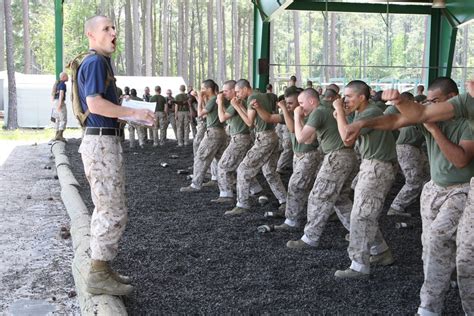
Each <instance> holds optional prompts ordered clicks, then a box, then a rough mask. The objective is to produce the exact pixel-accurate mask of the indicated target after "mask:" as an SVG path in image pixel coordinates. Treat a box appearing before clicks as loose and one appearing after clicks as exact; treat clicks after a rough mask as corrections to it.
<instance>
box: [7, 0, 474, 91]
mask: <svg viewBox="0 0 474 316" xmlns="http://www.w3.org/2000/svg"><path fill="white" fill-rule="evenodd" d="M180 1H184V0H170V10H171V26H172V27H171V28H170V40H171V46H172V52H171V56H170V66H171V75H176V72H177V51H178V50H179V47H177V45H176V41H177V32H178V27H177V26H178V3H179V2H180ZM208 1H213V4H214V12H213V13H214V15H215V0H207V1H204V0H203V1H201V0H198V1H194V0H189V1H188V2H187V3H188V5H189V6H190V7H189V9H188V12H192V11H194V12H195V13H196V14H198V13H199V14H200V15H201V17H202V29H199V28H198V27H197V17H196V19H195V25H194V33H192V34H191V25H190V24H191V22H190V19H191V14H190V13H189V14H188V16H187V18H188V19H189V23H188V25H189V26H188V29H187V30H185V31H186V32H187V33H189V34H188V35H189V36H188V41H189V40H190V36H194V37H195V40H196V42H195V45H196V47H197V49H196V50H195V55H194V58H195V60H194V61H189V63H201V60H200V54H199V51H202V52H203V54H202V55H203V56H204V60H203V63H204V74H202V75H201V76H202V77H214V78H215V74H207V65H208V57H207V50H208V49H209V45H208V39H207V30H208V29H209V27H208V21H207V3H208ZM232 1H233V0H223V5H224V8H225V9H224V14H225V22H226V25H225V29H226V34H225V35H226V47H225V52H226V67H227V70H226V73H227V74H228V75H230V73H231V68H232V67H234V61H233V59H232V58H233V54H232V40H231V36H232V34H235V33H236V32H239V34H240V36H245V38H246V42H245V43H242V44H241V56H242V61H241V62H242V69H243V70H244V72H243V74H242V76H243V77H248V69H249V67H248V66H249V63H250V64H251V63H252V50H251V49H249V47H248V45H247V38H248V36H251V37H252V36H253V34H252V33H250V34H248V25H249V24H251V23H252V22H253V5H252V2H251V1H247V0H245V1H244V0H239V1H238V10H239V16H240V17H241V19H242V20H243V27H242V28H241V29H239V30H235V33H233V32H232V24H231V21H232V16H231V14H232V10H231V5H232ZM12 2H13V3H12V12H13V15H14V16H13V19H14V41H15V54H14V56H15V67H16V69H17V71H22V70H23V64H24V57H23V54H24V52H23V16H22V12H23V11H22V10H23V8H22V1H21V0H13V1H12ZM101 2H102V1H98V0H67V1H64V60H65V62H68V61H69V60H70V59H71V58H73V57H74V56H76V55H77V54H79V53H80V52H83V51H85V50H87V48H88V47H87V39H86V37H85V35H84V32H83V25H84V22H85V20H86V19H87V18H88V17H90V16H92V15H94V14H96V13H97V12H99V6H100V3H101ZM112 3H113V5H112ZM140 3H142V4H143V3H144V0H140ZM153 5H154V9H155V10H156V19H157V21H156V30H155V32H156V33H157V36H156V38H157V42H156V56H155V57H156V63H157V65H156V73H155V75H160V74H162V66H163V65H162V60H163V58H162V57H163V50H162V45H161V43H160V42H159V39H160V37H161V35H159V34H162V32H163V30H162V25H161V24H160V23H159V19H160V14H161V10H162V9H163V8H162V5H163V3H162V1H153ZM124 6H125V0H114V1H112V0H108V1H106V11H107V12H108V13H110V11H111V10H113V13H114V15H115V17H116V26H117V31H118V32H117V34H118V40H117V52H116V54H115V56H114V60H115V61H116V62H117V64H116V66H117V73H118V74H119V75H124V74H126V69H125V65H126V62H125V58H126V57H125V33H126V32H132V30H125V10H124ZM299 14H300V25H299V29H298V32H299V34H300V52H301V56H300V57H301V58H300V63H301V64H304V65H321V64H323V63H324V58H323V56H324V54H325V51H326V49H327V48H326V47H324V37H323V33H324V25H325V20H324V14H323V12H306V11H305V12H303V11H301V12H300V13H299ZM107 15H110V14H107ZM333 15H337V20H336V26H335V29H336V32H337V34H336V36H335V40H336V47H335V51H333V52H329V49H327V52H329V53H331V54H332V55H334V56H335V57H336V58H335V64H337V65H346V66H345V67H337V68H335V69H334V75H333V76H336V77H342V76H345V77H347V78H348V79H349V78H361V77H364V78H372V79H380V78H385V77H393V78H398V79H404V78H421V73H422V69H421V68H420V66H421V64H422V61H423V50H424V34H425V17H424V16H414V15H390V17H389V25H390V27H389V43H388V44H389V45H387V38H386V28H387V27H386V24H385V22H384V19H385V18H386V16H385V15H381V14H355V13H337V14H329V20H328V25H329V27H330V22H331V17H332V16H333ZM29 22H30V32H31V35H30V37H31V49H32V52H33V60H34V65H33V68H34V70H35V71H36V72H38V73H49V74H50V73H54V72H55V37H54V34H55V33H54V31H55V29H54V28H55V25H54V1H52V0H30V14H29ZM310 22H311V23H310ZM213 27H214V32H216V17H215V16H214V20H213ZM310 28H311V29H310ZM273 30H274V31H273V32H274V33H273V41H272V43H271V48H272V50H273V52H272V53H273V60H271V63H275V64H280V65H279V66H274V67H272V71H273V73H274V76H275V77H281V78H288V76H289V75H291V74H294V73H295V72H296V68H295V66H294V64H295V54H294V53H295V48H294V43H293V40H294V27H293V12H292V11H285V12H283V13H282V14H280V15H279V16H278V17H277V18H276V19H275V20H274V22H273ZM468 30H470V31H469V34H468V35H469V36H468V38H467V42H464V41H463V36H462V34H463V29H460V30H459V32H458V38H457V45H456V52H455V63H454V66H455V67H456V66H464V65H466V64H467V66H474V45H472V44H471V45H469V43H473V42H474V25H470V26H469V27H468V28H466V31H468ZM310 31H311V41H310V38H309V37H310ZM199 32H203V36H202V39H203V42H202V43H201V42H200V39H199ZM142 36H143V34H142ZM329 38H330V36H329ZM216 47H217V45H215V47H214V50H216ZM387 47H388V49H389V51H388V52H387ZM387 53H388V55H389V56H390V60H389V61H388V62H387ZM215 56H216V57H217V52H216V51H215ZM465 59H466V60H465ZM329 61H330V59H329V58H328V59H327V62H328V63H329ZM290 65H293V66H290ZM364 65H367V66H374V65H376V66H380V67H377V68H372V67H364ZM388 65H391V66H401V67H400V68H387V67H386V66H388ZM197 68H199V67H197ZM327 70H329V69H328V68H327V67H322V66H305V67H302V68H301V72H302V77H303V78H301V79H302V80H305V79H306V78H312V79H314V78H316V79H320V81H327V80H329V79H330V78H325V76H326V72H325V71H327ZM473 72H474V71H473V70H472V69H464V70H462V69H459V70H458V69H456V68H455V69H454V70H453V76H454V77H455V78H457V79H456V80H462V78H463V76H466V75H468V76H470V77H472V76H473V75H474V73H473ZM202 79H204V78H199V77H198V74H196V78H191V82H190V83H191V84H193V85H194V86H196V85H197V84H198V82H199V81H201V80H202Z"/></svg>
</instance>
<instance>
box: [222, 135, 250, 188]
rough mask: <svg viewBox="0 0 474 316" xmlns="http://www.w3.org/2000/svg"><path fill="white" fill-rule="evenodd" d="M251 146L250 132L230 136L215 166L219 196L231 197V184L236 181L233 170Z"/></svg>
mask: <svg viewBox="0 0 474 316" xmlns="http://www.w3.org/2000/svg"><path fill="white" fill-rule="evenodd" d="M250 147H252V139H251V137H250V134H237V135H233V136H231V139H230V143H229V145H228V146H227V148H226V150H225V151H224V153H223V154H222V157H221V159H220V160H219V164H218V166H217V183H218V184H219V191H220V195H219V196H221V197H233V193H232V191H233V186H234V185H235V183H236V179H235V171H236V170H237V168H238V167H239V165H240V163H241V162H242V160H243V159H244V157H245V154H246V153H247V151H248V150H249V149H250Z"/></svg>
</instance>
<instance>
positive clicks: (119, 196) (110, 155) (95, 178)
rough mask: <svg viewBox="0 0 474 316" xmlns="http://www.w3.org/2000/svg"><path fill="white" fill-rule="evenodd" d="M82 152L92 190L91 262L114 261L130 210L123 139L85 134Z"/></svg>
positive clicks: (81, 147) (80, 150) (85, 170)
mask: <svg viewBox="0 0 474 316" xmlns="http://www.w3.org/2000/svg"><path fill="white" fill-rule="evenodd" d="M79 153H80V154H81V156H82V161H83V163H84V172H85V175H86V177H87V180H88V181H89V184H90V187H91V196H92V202H93V203H94V206H95V208H94V212H93V213H92V219H91V239H90V248H91V259H93V260H101V261H110V260H112V259H114V258H115V256H116V255H117V251H118V242H119V240H120V237H121V236H122V234H123V231H124V230H125V224H126V222H127V207H126V200H125V173H124V164H123V156H122V145H121V140H120V137H115V136H96V135H84V138H83V139H82V143H81V146H80V147H79Z"/></svg>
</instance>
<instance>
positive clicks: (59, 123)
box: [53, 100, 67, 131]
mask: <svg viewBox="0 0 474 316" xmlns="http://www.w3.org/2000/svg"><path fill="white" fill-rule="evenodd" d="M58 102H59V100H54V109H53V113H54V114H53V115H54V118H55V119H56V122H54V129H56V130H57V131H64V130H65V129H66V124H67V108H66V104H63V106H62V107H61V110H60V111H59V112H58V111H57V108H58Z"/></svg>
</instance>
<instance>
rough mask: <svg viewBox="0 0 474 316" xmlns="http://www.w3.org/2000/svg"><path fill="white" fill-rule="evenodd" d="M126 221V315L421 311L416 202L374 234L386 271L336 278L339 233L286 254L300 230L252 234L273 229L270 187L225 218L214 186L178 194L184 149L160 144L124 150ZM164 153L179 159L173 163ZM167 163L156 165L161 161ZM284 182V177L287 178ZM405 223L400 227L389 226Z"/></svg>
mask: <svg viewBox="0 0 474 316" xmlns="http://www.w3.org/2000/svg"><path fill="white" fill-rule="evenodd" d="M78 145H79V141H77V140H75V141H73V140H71V141H69V144H68V147H67V149H68V155H69V157H70V159H71V163H72V165H73V169H74V170H73V171H74V173H75V175H76V177H77V179H78V181H79V182H80V183H82V185H83V187H84V188H85V189H84V190H83V192H82V194H83V197H84V199H85V202H86V204H87V205H88V206H89V207H90V208H91V209H92V204H91V200H90V192H89V191H88V189H87V188H88V187H87V183H86V180H85V178H84V173H83V170H82V163H81V161H80V156H79V154H78V153H77V149H78ZM124 155H125V161H126V177H127V185H126V190H127V198H128V206H129V224H128V226H127V229H126V231H125V234H124V236H123V239H122V243H121V249H120V253H119V256H118V257H117V258H116V260H115V262H114V266H115V268H117V269H118V270H119V271H121V272H124V273H128V274H130V275H131V276H132V277H133V280H134V284H135V285H136V291H135V292H134V293H133V294H132V295H131V296H130V297H128V298H126V299H125V304H126V306H127V309H128V312H129V313H130V314H131V315H142V314H170V313H179V314H223V313H245V314H250V313H251V314H335V313H341V314H401V315H404V314H411V315H413V314H414V313H415V312H416V310H417V307H418V304H419V290H420V287H421V285H422V282H423V276H422V261H421V243H420V234H421V227H420V226H421V219H420V216H419V205H413V206H412V207H411V208H410V209H409V211H410V212H411V213H412V214H413V215H414V216H413V217H412V218H411V219H408V220H407V219H403V218H397V217H388V216H385V215H383V216H382V218H381V220H380V222H381V229H382V232H383V234H384V236H385V238H386V240H387V243H388V244H389V245H390V247H391V248H392V251H393V254H394V256H395V258H396V262H395V264H394V265H392V266H390V267H374V268H373V270H372V274H371V277H370V279H369V280H365V281H338V280H335V279H334V276H333V275H334V272H335V270H337V269H342V268H347V267H348V266H349V264H350V260H349V259H348V256H347V251H346V248H347V245H348V243H347V242H346V241H345V239H344V236H345V234H346V231H345V229H344V228H343V226H342V225H341V224H340V223H338V222H330V223H328V225H327V227H326V230H325V232H324V235H323V238H322V241H321V244H320V247H319V248H317V249H311V250H304V251H294V250H290V249H287V248H286V247H285V244H286V242H287V241H288V240H289V239H298V238H300V237H301V235H302V231H299V232H291V233H266V234H260V233H258V232H257V226H259V225H261V224H265V223H271V224H277V223H281V220H267V219H265V218H264V217H263V213H264V212H265V211H270V210H273V209H274V208H275V207H276V202H277V201H276V200H275V198H274V197H273V195H272V194H271V192H270V191H269V188H268V185H266V183H265V182H264V181H263V180H262V178H261V176H260V180H261V181H260V183H262V185H263V184H265V185H264V188H265V192H264V194H265V195H266V196H268V197H270V203H269V204H267V205H265V206H263V207H260V206H255V208H254V209H253V210H254V211H253V212H251V213H250V214H246V215H243V216H238V217H225V216H223V213H224V211H225V210H228V209H231V208H232V207H233V205H227V206H222V205H214V204H212V203H211V202H210V200H211V199H212V198H216V197H217V196H218V190H217V188H204V189H203V190H202V192H198V193H180V192H179V188H180V187H181V186H185V185H188V184H189V180H186V175H181V174H177V170H178V169H186V168H188V167H190V166H192V149H191V147H186V148H177V147H176V142H175V141H169V142H168V143H167V144H166V146H164V147H159V148H152V147H151V145H150V144H148V145H147V146H146V148H145V149H135V150H131V149H129V148H128V142H125V143H124ZM172 155H178V156H179V158H177V159H172V158H171V156H172ZM162 162H167V163H168V167H166V168H163V167H161V166H160V163H162ZM287 180H288V178H287V177H285V181H287ZM401 184H402V178H401V176H399V178H398V180H397V183H396V184H395V185H394V187H393V188H392V190H391V193H390V196H389V198H388V199H387V201H386V204H385V211H386V210H387V208H388V206H389V203H390V202H391V200H392V199H393V198H394V195H395V194H396V192H398V190H399V189H400V187H401ZM400 221H404V222H407V223H408V224H409V226H411V227H410V228H408V229H396V228H395V224H396V223H397V222H400ZM445 314H449V315H458V314H459V315H460V314H462V309H461V305H460V300H459V296H458V293H457V290H454V289H451V290H450V291H449V292H448V295H447V297H446V302H445Z"/></svg>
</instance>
